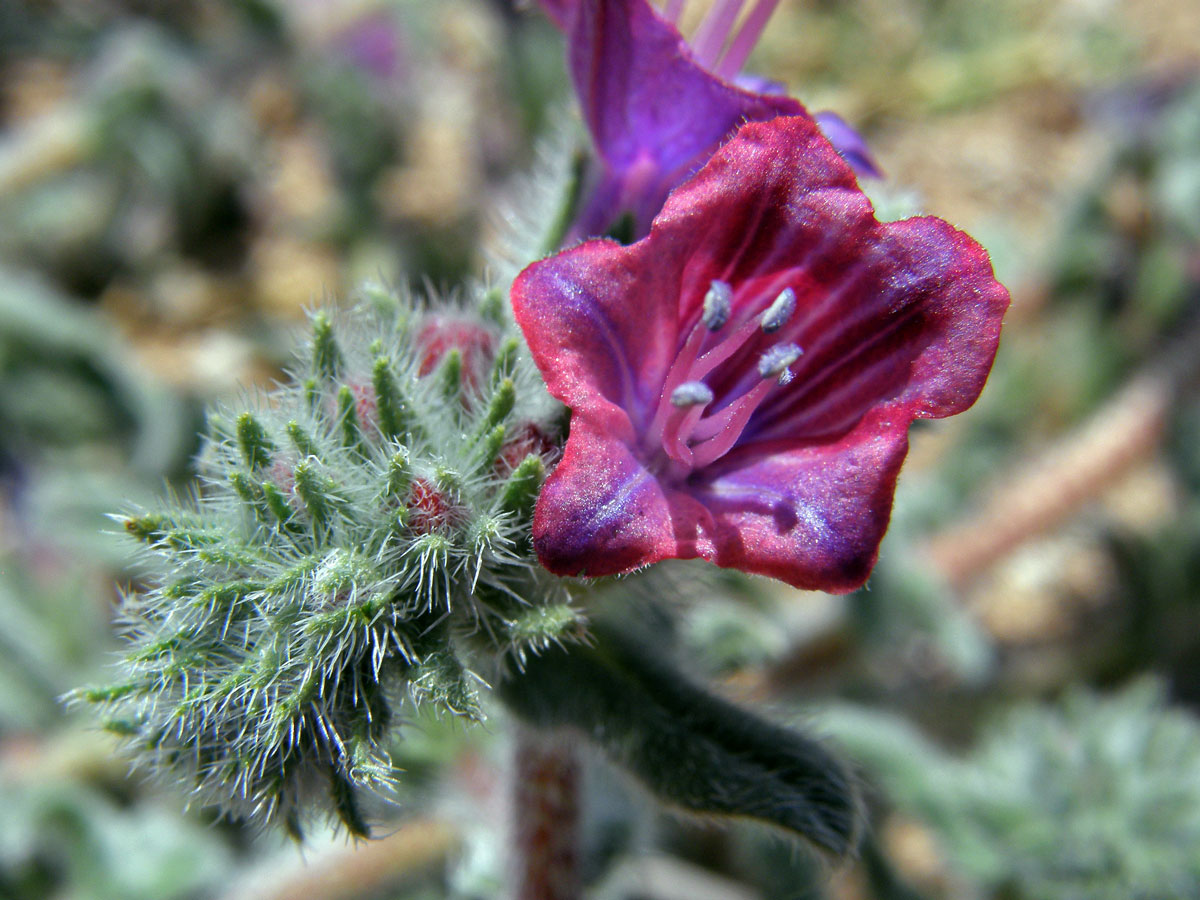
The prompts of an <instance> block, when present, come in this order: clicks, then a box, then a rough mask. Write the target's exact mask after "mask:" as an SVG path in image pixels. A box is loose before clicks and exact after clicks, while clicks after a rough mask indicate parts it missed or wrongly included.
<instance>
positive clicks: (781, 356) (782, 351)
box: [758, 344, 804, 384]
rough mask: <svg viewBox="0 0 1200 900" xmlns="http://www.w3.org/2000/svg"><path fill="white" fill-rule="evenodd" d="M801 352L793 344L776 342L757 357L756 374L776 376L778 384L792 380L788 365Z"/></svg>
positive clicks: (769, 376)
mask: <svg viewBox="0 0 1200 900" xmlns="http://www.w3.org/2000/svg"><path fill="white" fill-rule="evenodd" d="M803 352H804V351H803V350H801V349H800V348H799V347H797V346H796V345H795V344H776V345H775V346H774V347H771V348H770V349H768V350H767V352H766V353H764V354H763V355H762V356H761V357H760V358H759V360H758V374H759V375H761V376H762V377H763V378H773V377H776V376H778V377H779V383H780V384H787V383H788V382H789V381H791V380H792V373H791V372H789V371H788V366H790V365H791V364H792V363H794V362H795V361H796V360H798V359H799V358H800V354H802V353H803Z"/></svg>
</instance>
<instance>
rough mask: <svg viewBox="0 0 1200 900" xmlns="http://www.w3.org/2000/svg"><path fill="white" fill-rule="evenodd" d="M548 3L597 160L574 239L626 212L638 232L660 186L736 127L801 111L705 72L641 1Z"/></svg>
mask: <svg viewBox="0 0 1200 900" xmlns="http://www.w3.org/2000/svg"><path fill="white" fill-rule="evenodd" d="M565 6H571V7H572V8H571V9H570V10H565V9H564V7H565ZM548 9H549V11H550V12H551V14H552V15H553V16H555V18H556V19H559V20H562V19H566V20H567V21H568V22H569V24H568V25H567V31H568V35H569V40H570V46H569V50H568V60H569V64H570V69H571V76H572V78H573V80H574V82H575V88H576V91H577V93H578V95H579V100H580V103H581V105H582V107H583V114H584V118H585V119H586V120H587V123H588V128H589V129H590V130H591V133H592V137H593V139H594V140H595V142H596V146H597V149H598V151H599V155H600V157H601V159H602V161H603V163H604V168H603V171H602V172H601V173H600V175H599V178H598V180H597V183H596V184H595V185H594V186H593V188H592V191H591V194H590V201H589V202H588V204H587V205H586V207H585V209H584V210H583V212H582V214H581V216H580V219H579V220H578V222H577V223H576V229H575V232H574V234H575V236H586V235H593V234H603V233H605V232H606V231H607V230H608V229H609V228H610V226H612V225H613V223H614V221H615V220H616V219H617V218H618V217H619V216H620V215H621V214H622V213H626V212H628V213H631V214H632V215H633V217H634V228H635V233H636V234H638V235H642V234H645V232H646V229H647V228H649V226H650V222H651V220H652V219H653V217H654V215H655V213H657V212H658V210H659V209H660V208H661V207H662V203H663V200H665V199H666V196H667V194H668V193H669V192H670V190H671V189H672V188H673V187H675V186H676V185H677V184H679V183H680V182H681V181H683V180H684V179H685V178H687V176H688V175H690V174H691V173H692V172H693V171H694V170H695V169H697V168H698V167H699V166H700V165H701V164H703V163H704V161H705V159H706V158H707V157H708V155H709V154H711V153H712V151H713V150H714V149H715V148H716V147H717V146H718V145H719V144H720V143H721V141H723V140H724V139H725V138H727V137H728V136H729V135H730V134H732V133H733V131H734V130H735V129H736V128H737V127H738V125H740V124H741V123H742V122H746V121H760V120H766V119H771V118H774V117H775V116H779V115H804V114H805V112H804V107H803V106H802V105H801V104H800V103H799V102H798V101H796V100H793V99H791V98H789V97H784V96H777V95H768V94H754V93H751V92H749V91H745V90H742V89H741V88H738V87H736V86H734V85H733V84H730V83H729V82H727V81H724V80H723V79H721V78H718V77H717V76H715V75H713V74H712V73H711V72H709V71H707V70H706V69H705V68H704V67H703V66H702V65H700V64H699V63H698V62H696V60H695V59H694V58H693V56H692V51H691V48H690V47H689V46H688V44H687V42H686V41H685V40H684V39H683V38H682V37H681V36H680V34H679V32H678V31H677V30H676V29H675V26H674V25H672V24H671V23H669V22H667V21H666V20H665V19H663V18H662V17H660V16H659V15H658V13H657V12H655V11H654V9H653V8H652V7H651V6H650V4H649V3H647V2H646V0H578V2H576V3H574V4H565V3H563V2H561V0H559V2H557V3H553V4H550V5H549V7H548Z"/></svg>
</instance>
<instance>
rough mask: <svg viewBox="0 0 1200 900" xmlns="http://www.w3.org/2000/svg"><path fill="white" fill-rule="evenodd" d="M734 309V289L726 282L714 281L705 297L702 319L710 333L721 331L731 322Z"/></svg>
mask: <svg viewBox="0 0 1200 900" xmlns="http://www.w3.org/2000/svg"><path fill="white" fill-rule="evenodd" d="M732 309H733V288H731V287H730V286H729V285H728V284H727V283H725V282H724V281H716V280H714V281H713V283H712V285H711V286H710V287H709V289H708V293H707V294H705V295H704V313H703V315H702V316H701V317H700V318H701V321H703V322H704V327H705V328H707V329H708V330H709V331H720V330H721V329H722V328H723V327H725V323H726V322H728V321H729V313H730V311H731V310H732Z"/></svg>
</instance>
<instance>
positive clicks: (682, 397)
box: [671, 381, 713, 409]
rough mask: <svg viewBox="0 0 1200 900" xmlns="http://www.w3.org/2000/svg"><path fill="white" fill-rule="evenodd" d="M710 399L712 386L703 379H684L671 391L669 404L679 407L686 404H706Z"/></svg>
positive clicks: (686, 405)
mask: <svg viewBox="0 0 1200 900" xmlns="http://www.w3.org/2000/svg"><path fill="white" fill-rule="evenodd" d="M712 401H713V392H712V388H710V387H709V386H708V385H707V384H705V383H704V382H703V381H685V382H684V383H683V384H681V385H680V386H679V387H677V388H675V390H673V391H672V392H671V405H672V406H678V407H679V408H681V409H682V408H684V407H688V406H708V404H710V403H712Z"/></svg>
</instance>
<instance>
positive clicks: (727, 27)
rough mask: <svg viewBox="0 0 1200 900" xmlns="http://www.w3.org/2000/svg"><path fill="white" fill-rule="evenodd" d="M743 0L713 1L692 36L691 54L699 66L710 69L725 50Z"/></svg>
mask: <svg viewBox="0 0 1200 900" xmlns="http://www.w3.org/2000/svg"><path fill="white" fill-rule="evenodd" d="M743 2H745V0H715V2H714V3H713V5H712V6H711V7H709V10H708V14H707V15H706V16H705V17H704V21H703V22H701V23H700V27H699V28H697V29H696V33H695V35H693V36H692V53H693V54H694V55H695V57H696V61H697V62H698V63H700V65H702V66H705V67H706V68H709V69H711V68H712V66H713V64H714V63H715V62H716V61H717V57H718V56H720V55H721V51H722V50H723V49H724V48H725V42H726V41H727V40H728V39H729V32H730V31H732V30H733V23H734V22H735V21H737V15H738V13H739V12H740V11H741V8H742V3H743Z"/></svg>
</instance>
